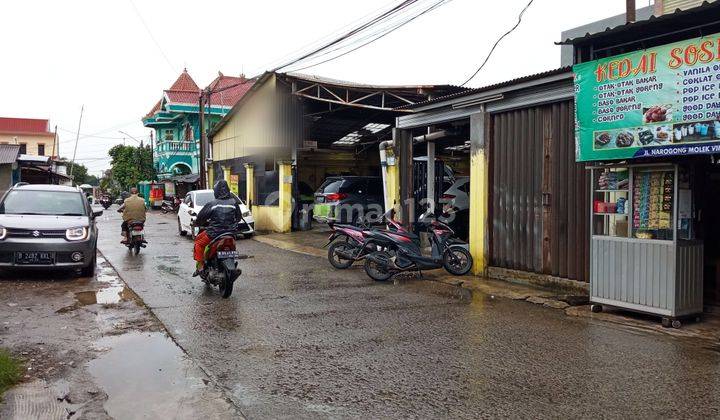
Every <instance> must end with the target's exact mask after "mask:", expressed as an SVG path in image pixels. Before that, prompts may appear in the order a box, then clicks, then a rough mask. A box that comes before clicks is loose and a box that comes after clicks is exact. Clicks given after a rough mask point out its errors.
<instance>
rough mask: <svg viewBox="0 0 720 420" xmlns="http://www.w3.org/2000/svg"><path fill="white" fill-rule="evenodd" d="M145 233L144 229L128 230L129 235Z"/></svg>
mask: <svg viewBox="0 0 720 420" xmlns="http://www.w3.org/2000/svg"><path fill="white" fill-rule="evenodd" d="M144 234H145V231H143V230H133V231H131V232H130V235H131V236H143V235H144Z"/></svg>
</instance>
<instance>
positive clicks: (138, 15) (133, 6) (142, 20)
mask: <svg viewBox="0 0 720 420" xmlns="http://www.w3.org/2000/svg"><path fill="white" fill-rule="evenodd" d="M128 1H129V2H130V4H131V5H132V8H133V10H134V11H135V14H136V15H137V17H138V19H140V22H141V23H142V25H143V26H144V27H145V31H147V33H148V35H150V39H152V42H153V43H155V46H156V47H157V49H158V50H160V54H162V56H163V58H164V59H165V62H166V63H167V64H168V66H170V69H171V70H172V71H173V72H176V71H177V70H176V69H175V66H174V65H173V63H172V62H171V61H170V59H169V58H168V56H167V54H165V51H164V50H163V49H162V47H161V46H160V43H159V42H158V40H157V39H155V35H153V33H152V31H151V30H150V27H149V26H148V25H147V23H145V19H143V17H142V14H140V10H138V8H137V6H135V2H134V1H133V0H128Z"/></svg>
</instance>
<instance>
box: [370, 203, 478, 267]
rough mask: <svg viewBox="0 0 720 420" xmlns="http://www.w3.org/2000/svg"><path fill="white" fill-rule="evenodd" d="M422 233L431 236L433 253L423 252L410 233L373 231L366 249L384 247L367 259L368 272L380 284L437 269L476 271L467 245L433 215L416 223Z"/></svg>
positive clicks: (428, 215) (428, 214) (427, 215)
mask: <svg viewBox="0 0 720 420" xmlns="http://www.w3.org/2000/svg"><path fill="white" fill-rule="evenodd" d="M416 227H417V229H418V231H424V232H427V233H429V239H430V243H431V254H430V255H429V256H425V255H423V253H422V249H421V247H420V243H419V241H417V240H415V239H414V238H413V237H412V236H409V235H407V234H399V233H397V232H388V231H379V230H376V231H372V232H370V233H369V234H368V238H367V241H366V246H377V247H380V248H383V249H382V250H380V251H374V252H372V253H370V254H369V255H367V256H366V257H365V273H367V275H368V276H370V278H372V279H373V280H376V281H386V280H388V279H390V278H391V277H392V276H393V275H395V274H397V273H400V272H403V271H420V272H422V270H433V269H437V268H441V267H444V268H445V269H446V270H447V271H448V272H449V273H450V274H454V275H457V276H462V275H464V274H467V273H468V271H470V269H471V268H472V265H473V259H472V256H471V255H470V251H468V249H467V248H468V245H467V243H465V242H463V241H461V240H460V239H458V238H457V236H456V235H455V232H453V230H452V229H451V228H450V227H449V226H448V225H446V224H445V223H442V222H440V221H437V220H435V218H434V216H433V215H432V214H431V213H425V214H423V215H422V216H420V218H419V219H418V221H417V223H416Z"/></svg>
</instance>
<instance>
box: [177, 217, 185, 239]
mask: <svg viewBox="0 0 720 420" xmlns="http://www.w3.org/2000/svg"><path fill="white" fill-rule="evenodd" d="M178 234H179V235H180V236H185V235H187V232H186V231H184V230H183V228H182V224H180V218H179V217H178Z"/></svg>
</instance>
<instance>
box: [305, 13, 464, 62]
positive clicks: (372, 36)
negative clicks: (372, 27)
mask: <svg viewBox="0 0 720 420" xmlns="http://www.w3.org/2000/svg"><path fill="white" fill-rule="evenodd" d="M451 1H452V0H439V1H436V2H435V3H433V4H432V5H431V6H429V7H427V8H425V9H423V10H422V11H420V12H419V13H417V14H415V15H413V16H411V17H408V18H406V19H405V20H403V21H401V22H399V23H395V24H393V25H388V26H389V27H386V28H383V29H381V30H379V31H375V32H373V33H371V34H369V35H366V36H364V37H362V38H360V39H358V40H356V41H355V42H353V43H351V44H350V45H348V46H350V47H351V46H352V45H355V44H357V43H359V42H362V41H364V40H367V39H369V40H368V41H367V42H362V43H361V44H360V45H358V46H357V47H354V48H351V49H350V50H347V51H345V52H342V53H340V54H338V55H336V56H333V57H330V58H328V59H325V60H322V61H320V62H317V63H313V64H310V65H307V66H304V67H300V68H295V69H292V71H302V70H305V69H309V68H311V67H316V66H319V65H321V64H325V63H327V62H329V61H332V60H336V59H338V58H340V57H343V56H346V55H348V54H350V53H352V52H354V51H357V50H359V49H360V48H362V47H364V46H366V45H368V44H371V43H373V42H375V41H377V40H379V39H381V38H384V37H385V36H386V35H389V34H390V33H392V32H394V31H395V30H397V29H399V28H401V27H403V26H405V25H407V24H408V23H410V22H412V21H414V20H415V19H417V18H419V17H420V16H423V15H424V14H426V13H428V12H431V11H433V10H435V9H437V8H438V7H440V6H443V5H445V4H448V3H450V2H451ZM348 46H343V47H337V48H334V49H331V50H329V51H326V52H325V53H323V54H320V55H318V57H321V56H325V55H328V54H330V53H332V52H335V51H337V50H340V49H342V48H346V47H348Z"/></svg>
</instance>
